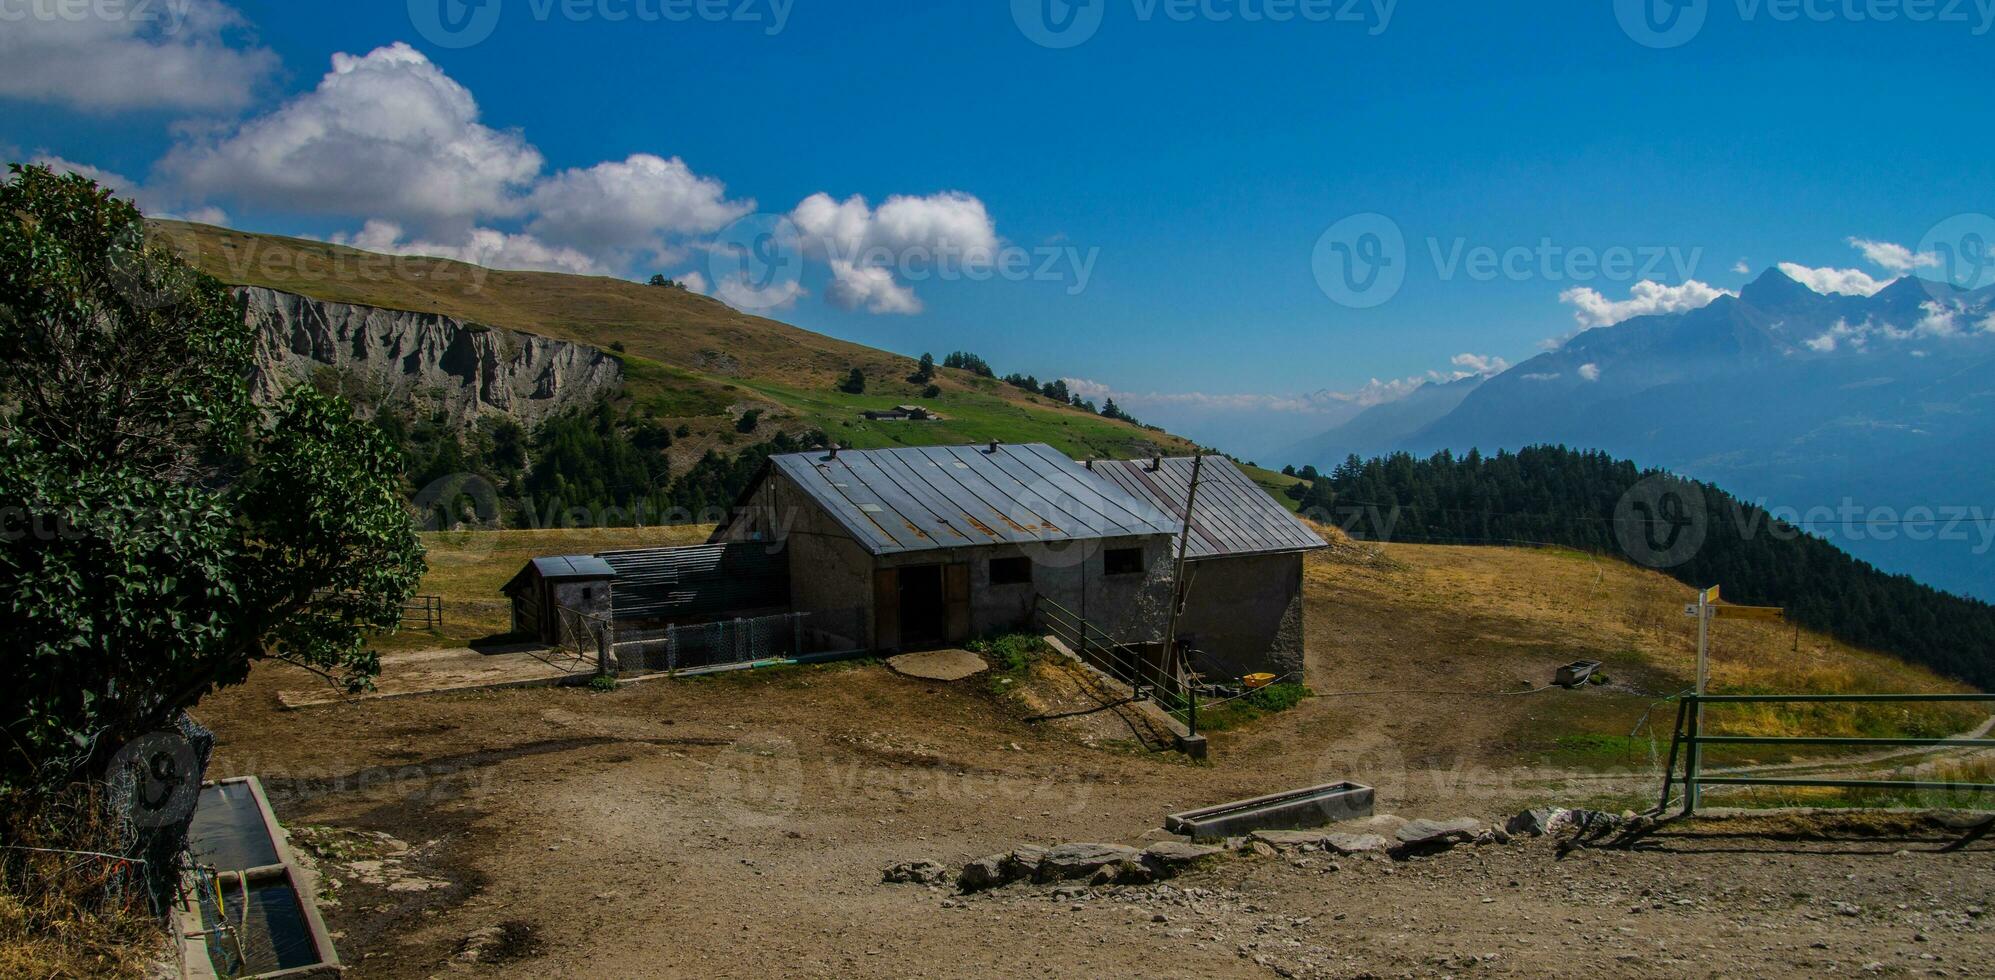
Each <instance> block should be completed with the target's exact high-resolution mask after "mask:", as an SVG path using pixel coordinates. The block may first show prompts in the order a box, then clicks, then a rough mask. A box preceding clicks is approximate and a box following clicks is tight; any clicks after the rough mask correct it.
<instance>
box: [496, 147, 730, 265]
mask: <svg viewBox="0 0 1995 980" xmlns="http://www.w3.org/2000/svg"><path fill="white" fill-rule="evenodd" d="M526 207H527V209H528V210H529V211H531V212H532V214H533V218H532V220H531V221H529V222H528V224H527V230H528V231H530V232H532V233H533V234H535V235H538V236H540V237H542V238H545V239H548V240H551V241H558V242H563V243H565V244H568V245H572V246H574V247H577V248H580V249H583V250H586V251H590V252H592V253H596V254H602V253H605V252H613V251H648V252H650V253H651V254H653V255H654V256H659V255H663V254H665V253H666V251H667V238H668V236H675V235H686V234H710V233H712V232H715V231H719V230H720V229H721V228H723V227H725V226H726V225H727V224H728V222H731V221H733V220H734V219H736V218H739V217H741V216H742V215H744V214H747V213H748V212H750V211H752V210H754V209H755V202H754V201H730V200H728V199H727V186H726V185H725V184H723V183H721V182H720V181H718V180H715V179H713V178H711V177H702V176H700V175H699V174H696V173H694V172H693V170H692V168H691V167H688V166H686V164H685V161H683V160H680V159H679V158H678V157H673V158H671V159H666V158H664V157H659V156H654V155H652V154H649V153H638V154H634V155H632V156H631V157H629V158H628V159H625V160H622V161H607V162H604V163H599V164H596V165H595V166H593V167H586V168H575V169H570V170H563V171H561V172H560V173H558V174H555V175H554V176H552V177H549V178H547V179H546V180H544V181H542V182H541V183H540V184H539V185H537V186H536V187H534V189H533V192H532V193H531V194H530V195H529V196H528V197H527V199H526Z"/></svg>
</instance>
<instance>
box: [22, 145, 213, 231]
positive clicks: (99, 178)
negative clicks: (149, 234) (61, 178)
mask: <svg viewBox="0 0 1995 980" xmlns="http://www.w3.org/2000/svg"><path fill="white" fill-rule="evenodd" d="M28 162H29V163H32V164H35V165H37V166H42V167H47V168H49V169H50V170H53V171H55V172H56V173H73V174H78V175H80V176H83V177H88V178H90V179H91V180H94V181H96V182H97V184H98V186H100V187H103V188H104V189H105V190H108V191H110V192H111V193H113V194H115V195H117V196H118V197H122V198H125V199H127V200H130V201H131V202H132V203H134V204H137V205H138V207H139V210H140V211H143V212H145V214H146V216H147V217H151V218H178V219H180V220H182V221H194V222H199V223H201V224H204V225H219V224H224V223H226V222H227V221H228V220H229V216H228V214H227V213H226V212H224V211H223V210H222V209H221V208H217V207H211V206H206V205H198V204H197V205H191V206H183V205H182V204H181V202H180V201H179V200H177V199H176V198H175V197H174V195H173V194H172V193H171V192H163V191H160V190H159V189H157V188H152V187H147V186H145V185H144V184H142V183H140V182H139V181H136V180H133V179H131V178H130V177H127V176H125V175H123V174H120V173H115V172H113V171H109V170H105V169H103V168H101V167H93V166H91V165H90V164H87V163H77V162H76V161H74V160H65V159H63V158H62V157H58V156H50V155H48V154H45V153H44V154H37V155H36V156H34V157H33V158H31V159H30V160H29V161H28Z"/></svg>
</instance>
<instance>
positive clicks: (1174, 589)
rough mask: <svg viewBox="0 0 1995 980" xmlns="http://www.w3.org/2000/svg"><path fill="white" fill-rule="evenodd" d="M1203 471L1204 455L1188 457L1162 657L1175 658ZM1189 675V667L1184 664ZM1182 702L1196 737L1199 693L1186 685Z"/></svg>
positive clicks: (1187, 724)
mask: <svg viewBox="0 0 1995 980" xmlns="http://www.w3.org/2000/svg"><path fill="white" fill-rule="evenodd" d="M1204 468H1205V454H1204V453H1198V454H1196V455H1194V456H1192V458H1191V488H1190V490H1189V491H1187V492H1186V494H1185V513H1184V525H1183V526H1182V527H1180V528H1178V554H1177V564H1176V566H1175V567H1174V568H1173V569H1172V571H1171V615H1170V618H1169V619H1168V620H1167V621H1166V622H1165V624H1164V656H1165V657H1166V658H1167V660H1166V662H1169V661H1168V658H1172V657H1174V656H1176V654H1177V649H1178V646H1177V644H1178V614H1179V613H1181V612H1183V611H1184V606H1185V591H1186V590H1185V584H1186V583H1185V548H1186V546H1188V545H1189V544H1190V543H1191V515H1192V513H1193V511H1192V508H1193V507H1196V506H1197V505H1198V477H1199V473H1200V472H1201V471H1202V470H1203V469H1204ZM1185 667H1186V671H1185V672H1186V673H1189V665H1188V664H1187V665H1185ZM1185 701H1186V711H1187V713H1188V720H1187V721H1186V723H1185V727H1186V728H1187V729H1189V730H1190V731H1191V734H1193V735H1196V734H1198V691H1197V690H1195V689H1193V687H1192V686H1191V685H1190V684H1188V683H1187V684H1186V685H1185Z"/></svg>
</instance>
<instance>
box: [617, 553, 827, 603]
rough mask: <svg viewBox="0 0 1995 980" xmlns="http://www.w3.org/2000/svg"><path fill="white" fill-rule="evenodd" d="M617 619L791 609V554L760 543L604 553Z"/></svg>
mask: <svg viewBox="0 0 1995 980" xmlns="http://www.w3.org/2000/svg"><path fill="white" fill-rule="evenodd" d="M597 557H598V558H599V559H601V560H602V561H605V562H608V563H609V565H610V566H611V567H613V568H615V569H616V573H617V579H616V582H615V583H613V584H612V585H611V589H610V595H611V600H612V608H613V609H614V610H615V618H616V619H619V620H629V619H675V618H681V617H694V616H710V615H717V614H721V613H731V612H741V611H744V610H751V609H761V608H767V607H772V606H787V605H789V603H790V576H789V567H790V566H789V553H788V552H787V551H773V550H771V549H770V547H769V546H768V545H767V544H764V543H761V542H739V543H733V544H698V545H687V546H684V547H678V548H646V549H642V550H636V551H605V552H603V553H602V554H601V555H598V556H597Z"/></svg>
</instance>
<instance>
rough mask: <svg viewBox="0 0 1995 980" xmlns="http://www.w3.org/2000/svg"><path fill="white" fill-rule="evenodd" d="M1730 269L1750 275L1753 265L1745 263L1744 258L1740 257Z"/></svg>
mask: <svg viewBox="0 0 1995 980" xmlns="http://www.w3.org/2000/svg"><path fill="white" fill-rule="evenodd" d="M1732 271H1733V272H1736V273H1738V274H1739V275H1742V276H1750V275H1752V274H1753V267H1752V266H1750V265H1747V264H1746V260H1745V259H1740V260H1739V261H1738V262H1737V263H1735V264H1734V265H1733V266H1732Z"/></svg>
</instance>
